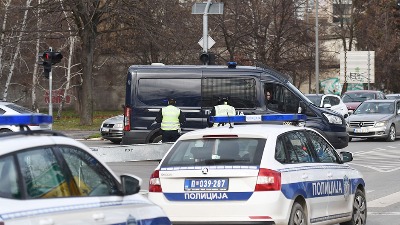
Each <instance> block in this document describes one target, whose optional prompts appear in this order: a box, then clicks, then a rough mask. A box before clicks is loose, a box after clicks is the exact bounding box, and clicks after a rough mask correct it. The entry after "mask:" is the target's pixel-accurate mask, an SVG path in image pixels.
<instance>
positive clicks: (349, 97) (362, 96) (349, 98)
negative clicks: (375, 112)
mask: <svg viewBox="0 0 400 225" xmlns="http://www.w3.org/2000/svg"><path fill="white" fill-rule="evenodd" d="M369 99H375V94H374V93H368V92H357V93H345V94H344V95H343V97H342V100H343V102H344V103H347V102H363V101H365V100H369Z"/></svg>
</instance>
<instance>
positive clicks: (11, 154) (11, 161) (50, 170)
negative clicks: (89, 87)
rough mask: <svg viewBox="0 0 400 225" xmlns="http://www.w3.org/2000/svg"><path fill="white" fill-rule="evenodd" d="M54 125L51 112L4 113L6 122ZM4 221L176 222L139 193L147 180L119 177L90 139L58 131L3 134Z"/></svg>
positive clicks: (0, 187)
mask: <svg viewBox="0 0 400 225" xmlns="http://www.w3.org/2000/svg"><path fill="white" fill-rule="evenodd" d="M32 123H34V124H51V123H52V117H51V116H48V115H12V116H0V125H17V126H22V127H24V126H26V124H32ZM0 149H1V151H0V224H1V225H26V224H30V225H39V224H40V225H46V224H47V225H50V224H52V225H53V224H54V225H57V224H93V225H94V224H115V225H116V224H118V225H120V224H132V225H136V224H141V225H144V224H146V225H159V224H162V225H171V222H170V220H169V219H168V217H167V216H166V214H165V212H164V211H163V210H162V209H161V208H160V207H159V206H157V205H155V204H154V203H152V202H151V201H149V200H148V199H147V198H145V197H144V196H143V195H142V194H140V193H139V191H140V185H141V179H140V178H138V177H136V176H133V175H128V174H127V175H121V176H120V177H117V176H116V175H115V174H114V173H113V172H112V171H111V169H110V168H109V167H108V166H107V165H106V164H104V163H102V162H101V160H100V159H98V158H97V157H95V156H94V155H92V154H91V150H90V149H89V148H88V147H87V146H86V145H84V144H82V143H80V142H78V141H75V140H73V139H71V138H68V137H65V136H63V135H62V134H59V133H57V132H53V131H43V130H42V131H36V130H30V129H26V127H25V128H24V129H23V130H22V131H20V132H8V133H2V134H0Z"/></svg>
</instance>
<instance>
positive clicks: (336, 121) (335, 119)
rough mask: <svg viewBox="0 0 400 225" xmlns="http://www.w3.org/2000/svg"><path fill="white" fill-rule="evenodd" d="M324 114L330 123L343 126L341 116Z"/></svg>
mask: <svg viewBox="0 0 400 225" xmlns="http://www.w3.org/2000/svg"><path fill="white" fill-rule="evenodd" d="M322 114H324V116H325V117H326V118H327V119H328V122H329V123H333V124H342V118H340V117H339V116H335V115H332V114H329V113H322Z"/></svg>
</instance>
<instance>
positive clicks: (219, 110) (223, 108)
mask: <svg viewBox="0 0 400 225" xmlns="http://www.w3.org/2000/svg"><path fill="white" fill-rule="evenodd" d="M235 114H236V110H235V108H234V107H233V106H230V105H217V106H215V115H216V116H234V115H235ZM221 125H222V126H223V125H224V124H219V123H214V125H213V126H214V127H218V126H221Z"/></svg>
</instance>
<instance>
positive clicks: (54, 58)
mask: <svg viewBox="0 0 400 225" xmlns="http://www.w3.org/2000/svg"><path fill="white" fill-rule="evenodd" d="M42 58H43V60H44V61H45V62H49V63H51V65H54V64H57V63H59V62H61V59H62V58H63V55H62V54H61V52H52V51H45V52H44V53H43V57H42Z"/></svg>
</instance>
